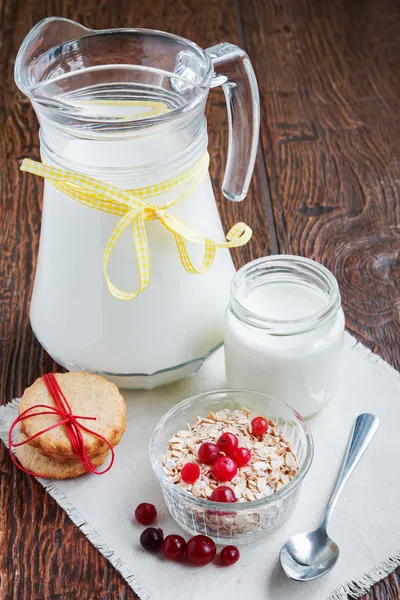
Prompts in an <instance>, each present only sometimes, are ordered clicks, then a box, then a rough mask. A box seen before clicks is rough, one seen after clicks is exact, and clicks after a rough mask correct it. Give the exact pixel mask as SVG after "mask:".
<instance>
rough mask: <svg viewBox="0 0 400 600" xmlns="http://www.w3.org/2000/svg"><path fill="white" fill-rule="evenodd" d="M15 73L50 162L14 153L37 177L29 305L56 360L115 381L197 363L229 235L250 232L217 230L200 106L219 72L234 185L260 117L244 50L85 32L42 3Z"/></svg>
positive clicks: (167, 373) (218, 336) (232, 189)
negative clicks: (45, 13) (36, 242)
mask: <svg viewBox="0 0 400 600" xmlns="http://www.w3.org/2000/svg"><path fill="white" fill-rule="evenodd" d="M15 79H16V83H17V85H18V87H19V89H20V90H21V91H22V92H23V93H24V94H26V96H28V97H29V99H30V100H31V102H32V104H33V107H34V109H35V111H36V114H37V117H38V119H39V122H40V148H41V157H42V161H43V164H44V165H47V167H46V169H47V170H46V171H45V172H44V171H43V169H42V164H40V165H38V164H37V163H36V165H34V164H33V163H32V161H30V162H31V164H30V165H28V166H27V167H26V168H25V170H30V171H31V172H32V173H36V174H38V175H42V176H44V177H45V186H44V201H43V216H42V228H41V237H40V248H39V257H38V263H37V268H36V275H35V282H34V288H33V294H32V299H31V307H30V319H31V324H32V328H33V331H34V333H35V335H36V337H37V338H38V340H39V341H40V343H41V344H42V346H43V347H44V348H45V349H46V350H47V352H48V353H49V354H50V355H51V356H52V357H53V358H54V359H55V360H56V361H57V362H58V363H59V364H61V365H63V366H64V367H66V368H67V369H69V370H71V371H74V370H85V371H89V372H96V373H101V374H103V375H105V376H107V377H108V378H110V379H112V380H113V381H115V383H117V385H119V386H120V387H131V388H148V389H149V388H152V387H155V386H157V385H161V384H165V383H170V382H172V381H175V380H177V379H180V378H181V377H184V376H188V375H191V374H193V373H195V372H196V370H197V369H198V368H199V367H200V366H201V364H202V363H203V362H204V360H205V359H206V358H207V357H208V356H209V355H210V354H211V353H212V352H213V351H215V350H216V349H217V348H218V347H219V346H220V345H221V343H222V342H221V340H222V336H223V333H222V332H223V315H224V309H225V306H226V304H227V301H228V297H229V286H230V282H231V279H232V277H233V275H234V267H233V263H232V260H231V257H230V252H229V249H228V247H232V246H235V245H236V246H237V245H241V244H242V243H244V242H245V241H247V240H248V238H249V237H250V235H251V232H250V235H249V229H248V228H246V227H245V226H244V225H243V228H244V229H243V231H241V233H239V234H237V232H236V234H235V232H234V233H233V234H232V235H230V234H228V238H229V239H231V238H232V239H233V241H232V242H231V243H230V244H229V243H226V240H225V237H224V233H223V229H222V226H221V222H220V218H219V215H218V211H217V208H216V204H215V199H214V194H213V190H212V186H211V182H210V177H209V175H208V154H207V127H206V120H205V117H204V109H205V104H206V101H207V96H208V92H209V90H210V88H211V87H215V86H217V85H222V86H223V89H224V92H225V96H226V100H227V108H228V116H229V152H228V160H227V166H226V171H225V177H224V181H223V193H224V196H225V197H226V198H228V199H229V200H233V201H239V200H242V199H243V198H245V196H246V193H247V190H248V186H249V181H250V178H251V175H252V171H253V167H254V161H255V156H256V149H257V143H258V132H259V97H258V91H257V83H256V79H255V75H254V72H253V69H252V66H251V64H250V61H249V59H248V56H247V55H246V53H245V52H244V51H243V50H241V49H240V48H238V47H237V46H234V45H232V44H228V43H223V44H219V45H217V46H214V47H212V48H209V49H208V50H206V51H203V50H202V49H201V48H200V47H198V46H197V45H196V44H194V43H193V42H190V41H188V40H186V39H184V38H181V37H178V36H175V35H171V34H168V33H163V32H159V31H153V30H145V29H114V30H103V31H94V30H90V29H87V28H86V27H83V26H82V25H79V24H77V23H74V22H73V21H70V20H67V19H61V18H49V19H45V20H44V21H41V22H40V23H39V24H37V25H36V26H35V27H34V28H33V29H32V30H31V32H30V33H29V34H28V36H27V37H26V38H25V40H24V42H23V44H22V46H21V48H20V51H19V53H18V56H17V60H16V66H15ZM28 163H29V161H28ZM28 163H27V164H28ZM32 165H33V166H32ZM35 169H36V170H35ZM41 169H42V170H41ZM25 176H27V177H28V176H30V177H32V176H33V175H25ZM120 202H122V204H120ZM135 211H136V212H135ZM128 213H129V214H128ZM241 226H242V225H240V227H241ZM240 227H239V229H240ZM199 232H200V233H199ZM242 234H243V235H242ZM235 235H236V237H235ZM237 238H238V239H237ZM235 239H236V242H237V243H236V242H235ZM210 240H211V241H210ZM214 242H215V243H217V244H218V243H219V244H220V246H221V247H220V248H218V247H216V245H215V243H214ZM213 244H214V245H213ZM202 261H203V262H202ZM196 265H197V266H196ZM198 265H202V266H203V267H204V268H198ZM198 271H201V272H200V273H198ZM125 290H136V291H135V292H126V291H125Z"/></svg>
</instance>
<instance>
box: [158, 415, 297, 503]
mask: <svg viewBox="0 0 400 600" xmlns="http://www.w3.org/2000/svg"><path fill="white" fill-rule="evenodd" d="M258 416H259V415H257V414H255V413H252V411H251V410H249V409H247V408H241V409H236V410H233V411H231V410H230V409H223V410H221V411H219V412H217V413H213V412H209V413H208V415H207V416H206V417H198V418H197V419H196V422H195V423H194V424H193V425H192V426H191V425H190V424H188V426H187V428H186V429H181V430H179V431H177V432H176V433H175V435H174V436H173V437H172V438H171V439H170V441H169V446H168V451H167V453H166V454H165V456H164V457H163V459H162V465H163V471H164V473H165V474H166V475H167V477H168V478H169V480H170V481H171V482H172V483H175V484H176V485H178V486H180V487H181V488H182V489H184V490H186V491H187V492H188V493H189V494H192V495H193V496H195V497H196V498H208V499H210V497H211V495H212V492H213V490H215V489H216V488H217V487H218V486H219V485H222V484H221V482H220V481H219V480H218V479H217V478H216V477H215V476H214V475H213V470H212V465H209V464H205V463H203V462H201V460H200V459H199V449H200V447H201V445H202V444H204V443H212V444H217V442H218V439H219V438H220V437H221V435H222V434H223V433H226V432H229V433H232V434H233V435H234V436H236V437H237V439H238V447H240V448H246V449H247V450H248V451H249V452H250V460H249V462H248V463H247V464H246V465H245V466H243V467H240V466H238V470H237V474H236V476H235V477H234V478H233V479H232V480H231V481H226V482H223V484H224V485H227V486H228V487H230V488H231V489H232V490H233V492H234V494H235V497H236V500H237V501H238V502H251V501H253V500H260V499H261V498H265V497H267V496H269V495H270V494H273V493H274V492H276V491H278V490H279V489H281V488H282V487H283V486H284V485H285V484H286V483H289V481H290V480H291V479H293V477H294V476H295V475H296V473H297V471H298V466H297V460H296V456H295V451H294V448H293V446H292V444H291V442H290V441H288V440H286V439H285V437H284V435H283V433H282V431H281V429H280V427H279V426H278V425H276V424H275V423H274V422H273V421H272V420H270V421H269V422H268V430H267V431H266V433H265V434H264V435H262V436H257V435H254V434H253V433H252V427H251V422H252V420H253V419H255V418H257V417H258ZM221 455H224V453H223V452H221ZM187 463H193V464H197V465H198V466H199V469H200V476H199V478H198V479H197V481H196V482H195V483H187V482H185V481H184V480H183V479H182V476H181V473H182V468H183V467H184V466H185V465H186V464H187Z"/></svg>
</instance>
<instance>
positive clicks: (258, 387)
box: [224, 255, 345, 417]
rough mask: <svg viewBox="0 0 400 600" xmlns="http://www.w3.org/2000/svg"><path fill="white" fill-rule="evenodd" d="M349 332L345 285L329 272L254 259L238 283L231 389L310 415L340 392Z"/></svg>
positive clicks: (228, 327) (230, 321)
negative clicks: (260, 394) (262, 395)
mask: <svg viewBox="0 0 400 600" xmlns="http://www.w3.org/2000/svg"><path fill="white" fill-rule="evenodd" d="M344 327H345V321H344V314H343V310H342V308H341V298H340V291H339V286H338V283H337V281H336V279H335V277H334V276H333V275H332V273H331V272H330V271H328V269H326V268H325V267H324V266H322V265H320V264H318V263H316V262H315V261H313V260H309V259H307V258H301V257H298V256H289V255H280V256H269V257H266V258H260V259H258V260H255V261H253V262H251V263H249V264H247V265H245V266H244V267H242V269H240V270H239V271H238V272H237V274H236V275H235V277H234V279H233V281H232V285H231V295H230V300H229V306H228V308H227V310H226V315H225V335H224V337H225V361H226V372H227V383H228V385H229V387H234V388H247V389H252V390H255V391H259V392H264V393H267V394H270V395H271V396H275V397H277V398H280V399H281V400H283V401H285V402H287V403H288V404H290V406H292V407H293V408H295V409H296V410H297V411H298V412H299V413H300V414H301V415H302V416H303V417H310V416H312V415H314V414H315V413H317V412H319V411H320V410H321V409H322V408H323V407H324V406H325V405H326V404H327V403H328V402H329V401H330V400H331V399H332V398H333V397H334V395H335V394H336V391H337V387H338V382H339V376H340V375H339V367H340V355H341V349H342V345H343V337H344Z"/></svg>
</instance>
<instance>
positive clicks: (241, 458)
mask: <svg viewBox="0 0 400 600" xmlns="http://www.w3.org/2000/svg"><path fill="white" fill-rule="evenodd" d="M232 458H233V460H234V461H235V463H236V464H237V466H238V467H245V466H246V465H247V464H248V463H249V461H250V458H251V454H250V452H249V451H248V450H247V448H236V450H234V452H233V454H232Z"/></svg>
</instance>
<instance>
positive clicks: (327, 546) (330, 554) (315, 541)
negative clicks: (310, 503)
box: [280, 527, 339, 581]
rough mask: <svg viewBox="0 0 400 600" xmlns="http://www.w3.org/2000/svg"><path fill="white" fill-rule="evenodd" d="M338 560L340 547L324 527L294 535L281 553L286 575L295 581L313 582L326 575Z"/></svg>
mask: <svg viewBox="0 0 400 600" xmlns="http://www.w3.org/2000/svg"><path fill="white" fill-rule="evenodd" d="M338 558H339V547H338V546H337V544H336V543H335V542H334V541H333V540H331V538H330V537H329V536H328V534H327V533H326V530H325V529H324V528H323V527H322V528H321V527H319V528H318V529H316V530H315V531H309V532H308V533H298V534H296V535H294V536H293V537H291V538H290V540H288V541H287V542H286V544H285V545H284V546H283V547H282V548H281V552H280V561H281V565H282V568H283V570H284V571H285V574H286V575H287V577H289V579H293V580H295V581H311V580H312V579H317V578H318V577H321V576H322V575H325V573H327V572H328V571H330V570H331V569H332V568H333V567H334V566H335V564H336V561H337V559H338Z"/></svg>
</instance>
